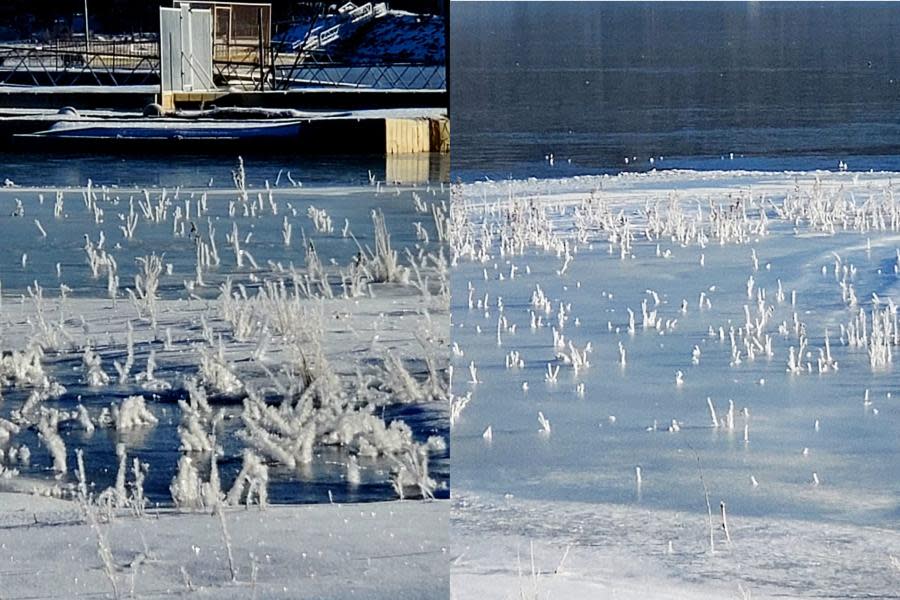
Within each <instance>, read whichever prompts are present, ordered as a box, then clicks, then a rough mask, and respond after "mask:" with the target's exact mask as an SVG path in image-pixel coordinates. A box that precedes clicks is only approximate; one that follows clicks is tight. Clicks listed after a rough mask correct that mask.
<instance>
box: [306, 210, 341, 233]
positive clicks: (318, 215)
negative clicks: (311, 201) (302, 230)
mask: <svg viewBox="0 0 900 600" xmlns="http://www.w3.org/2000/svg"><path fill="white" fill-rule="evenodd" d="M306 216H308V217H309V220H310V221H312V223H313V227H315V229H316V231H318V232H319V233H333V232H334V225H333V224H332V222H331V217H329V216H328V213H326V212H325V209H322V208H316V207H315V206H310V207H309V208H307V209H306Z"/></svg>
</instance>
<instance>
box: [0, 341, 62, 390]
mask: <svg viewBox="0 0 900 600" xmlns="http://www.w3.org/2000/svg"><path fill="white" fill-rule="evenodd" d="M43 356H44V353H43V351H42V350H41V347H40V346H39V345H37V344H32V345H30V346H29V347H28V348H26V349H25V350H22V351H17V350H13V351H12V352H10V353H9V354H4V355H3V356H0V386H10V385H11V386H15V387H19V388H23V387H32V388H40V389H47V388H49V387H50V386H51V384H50V379H49V377H48V376H47V374H46V373H45V372H44V367H43V365H42V364H41V359H42V358H43Z"/></svg>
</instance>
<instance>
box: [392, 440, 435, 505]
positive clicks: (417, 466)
mask: <svg viewBox="0 0 900 600" xmlns="http://www.w3.org/2000/svg"><path fill="white" fill-rule="evenodd" d="M394 460H395V469H394V476H393V479H392V480H391V483H392V484H393V486H394V491H395V492H396V493H397V495H398V496H399V497H400V499H401V500H403V499H404V498H407V497H414V496H410V495H409V493H408V490H409V488H413V489H415V490H416V491H417V492H418V497H421V498H423V499H433V498H434V490H435V488H436V487H437V483H436V482H435V481H434V479H432V478H431V477H429V476H428V454H427V452H426V451H425V449H424V448H422V447H421V446H414V447H410V448H407V449H406V450H405V451H404V452H403V453H402V454H400V455H399V456H397V457H395V458H394Z"/></svg>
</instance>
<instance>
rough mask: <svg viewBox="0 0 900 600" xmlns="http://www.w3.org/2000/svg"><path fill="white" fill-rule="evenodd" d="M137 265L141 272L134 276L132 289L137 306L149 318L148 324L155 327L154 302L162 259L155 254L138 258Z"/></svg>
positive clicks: (161, 269) (156, 297)
mask: <svg viewBox="0 0 900 600" xmlns="http://www.w3.org/2000/svg"><path fill="white" fill-rule="evenodd" d="M136 260H137V263H138V264H139V265H140V266H141V272H140V273H139V274H138V275H135V276H134V289H135V294H137V305H138V308H139V310H143V311H144V312H146V313H147V314H148V315H149V317H150V324H151V326H152V327H154V328H155V327H156V301H157V299H158V296H157V292H158V291H159V277H160V275H161V274H162V271H163V257H162V256H157V255H156V253H153V254H151V255H150V256H139V257H138V258H137V259H136Z"/></svg>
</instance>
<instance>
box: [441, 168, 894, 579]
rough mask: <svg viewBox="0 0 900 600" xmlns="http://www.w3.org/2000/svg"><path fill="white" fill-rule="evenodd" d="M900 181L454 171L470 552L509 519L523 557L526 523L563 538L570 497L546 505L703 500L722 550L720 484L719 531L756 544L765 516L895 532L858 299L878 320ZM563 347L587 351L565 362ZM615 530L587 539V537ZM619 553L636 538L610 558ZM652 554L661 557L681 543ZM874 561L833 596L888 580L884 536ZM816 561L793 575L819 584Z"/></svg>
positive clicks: (883, 387) (885, 427)
mask: <svg viewBox="0 0 900 600" xmlns="http://www.w3.org/2000/svg"><path fill="white" fill-rule="evenodd" d="M896 179H897V176H896V174H891V173H885V174H847V173H812V172H801V173H785V174H781V173H741V172H716V173H702V172H662V173H653V174H648V175H645V176H634V175H623V176H619V177H584V178H574V179H563V180H528V181H512V182H497V183H477V184H470V185H465V186H463V188H462V189H461V191H460V194H459V202H458V204H457V208H458V211H459V212H458V213H457V215H456V220H455V222H456V223H457V226H458V229H457V234H458V235H457V237H455V238H454V240H455V241H454V248H455V249H456V251H457V256H458V257H459V264H458V266H457V267H456V268H455V270H454V271H453V276H452V320H453V323H452V339H453V341H454V343H455V344H458V347H459V348H458V351H456V349H455V352H454V358H453V364H454V367H455V369H454V374H453V388H452V389H453V392H454V394H455V396H456V397H457V401H459V399H460V398H461V397H463V398H464V397H466V395H468V394H471V395H470V401H469V402H468V404H467V405H466V406H465V408H464V409H463V411H462V413H461V414H460V416H459V417H458V420H457V421H456V423H455V425H454V427H453V434H452V441H453V477H454V488H455V489H456V490H464V491H465V493H464V494H463V498H464V499H463V502H462V504H461V505H459V506H457V508H456V510H457V517H456V518H457V521H458V524H459V530H460V532H461V538H460V539H462V540H464V542H465V543H469V542H471V543H472V544H473V547H474V548H478V549H479V550H483V551H484V552H487V554H486V555H485V557H486V558H485V557H483V558H485V560H487V561H488V562H487V563H484V564H481V567H485V564H487V565H496V564H498V562H497V561H498V558H497V554H498V553H497V552H494V553H493V554H492V553H491V551H490V550H489V548H488V547H487V546H484V545H481V544H479V543H478V542H477V540H476V539H475V537H477V536H475V537H473V534H472V532H473V531H477V527H488V528H490V529H491V530H492V531H495V532H496V533H497V535H512V536H518V537H517V539H518V540H519V541H518V542H515V543H518V544H520V545H521V544H525V546H522V547H520V550H521V551H522V556H523V558H522V560H523V562H526V561H527V560H528V556H527V551H528V550H527V544H528V541H529V540H539V541H542V542H548V543H554V542H555V543H557V545H558V547H559V549H560V552H561V550H562V548H563V542H562V541H560V540H569V539H570V534H572V531H570V530H568V529H567V527H566V526H565V525H564V524H562V523H561V524H560V528H561V529H560V531H557V532H556V533H555V534H554V533H548V531H547V530H548V529H552V527H550V526H549V524H548V523H547V522H545V521H543V517H540V515H541V514H546V515H547V519H550V518H551V516H550V515H553V514H554V511H555V510H556V509H555V507H556V506H557V505H559V506H560V510H563V509H564V508H565V507H564V506H563V505H562V504H558V503H581V504H579V507H580V510H584V511H587V513H590V512H591V511H590V506H591V505H592V504H593V505H594V506H596V507H597V510H598V511H600V512H601V513H603V514H607V513H609V512H610V511H621V516H622V519H623V522H621V523H618V524H617V526H624V527H629V523H630V522H631V520H634V519H635V518H637V517H636V515H641V517H640V519H642V520H643V519H644V518H646V519H651V520H652V519H663V520H665V519H664V518H663V517H661V516H660V515H664V514H675V515H683V516H684V518H685V519H691V518H694V517H696V520H695V525H696V527H698V528H702V527H704V525H705V523H704V521H705V520H706V514H707V498H706V493H708V499H709V503H710V506H711V511H712V520H713V522H714V528H715V535H714V538H715V544H717V545H718V546H719V547H720V548H730V545H728V543H727V542H726V541H725V539H724V535H723V534H722V532H721V518H720V515H719V511H720V507H719V503H720V501H724V502H725V504H726V507H727V514H728V516H729V517H730V519H731V524H732V526H742V527H745V529H746V531H745V532H744V533H743V534H742V537H743V538H744V539H743V540H742V541H741V542H737V541H736V542H735V544H738V543H741V544H744V548H746V545H747V544H756V543H759V544H762V546H761V547H760V548H759V549H758V551H759V552H761V553H762V549H763V548H764V543H763V541H762V539H761V538H760V539H757V538H758V536H759V535H762V534H761V532H762V530H764V529H765V528H766V527H767V525H766V526H764V525H762V524H763V523H772V522H774V521H776V520H778V521H779V522H780V523H781V525H778V527H781V526H782V525H783V523H784V522H787V523H803V522H808V523H810V524H811V526H813V525H814V526H815V527H816V528H827V527H829V526H834V527H837V526H839V525H840V526H846V527H849V528H850V529H851V530H852V531H855V533H854V534H852V535H853V536H860V537H861V538H862V537H866V536H868V535H869V534H867V533H865V531H864V530H862V529H859V528H862V527H878V528H883V529H885V530H888V531H890V532H892V533H893V534H894V535H895V534H896V532H897V529H898V528H900V502H898V498H900V461H898V460H897V456H898V452H900V442H898V440H900V398H898V394H900V389H898V387H897V382H898V379H897V376H896V367H895V366H893V361H892V360H889V359H884V360H881V362H879V359H878V356H885V355H886V354H887V353H893V352H895V351H896V346H897V344H898V343H900V338H898V337H897V336H896V333H895V332H894V331H893V330H890V331H888V333H887V334H886V335H887V338H886V340H885V341H884V343H883V344H882V345H879V346H878V347H877V348H873V344H874V341H873V340H874V339H875V337H876V332H875V331H873V330H872V311H873V310H875V311H878V313H879V314H880V315H882V316H880V317H878V318H879V319H882V318H884V319H887V322H888V323H889V325H888V329H890V328H891V327H894V325H892V323H894V322H895V319H896V308H895V303H896V302H898V300H900V298H898V294H900V279H898V275H897V269H898V268H900V267H898V264H900V263H898V246H900V235H898V227H897V225H898V224H897V222H893V223H892V222H891V215H896V214H897V209H898V205H896V204H895V203H894V200H893V193H894V192H895V191H896V189H895V183H894V182H895V181H896ZM839 213H842V214H843V216H842V217H840V218H838V219H837V220H836V221H828V218H827V217H825V216H823V215H826V214H828V215H834V214H839ZM851 214H852V215H855V216H854V217H851V216H850V215H851ZM763 215H765V216H763ZM866 215H868V216H866ZM826 222H827V223H828V224H824V223H826ZM626 223H627V225H626ZM832 229H833V231H832ZM724 232H727V233H724ZM623 246H624V248H623ZM501 248H502V249H501ZM567 255H568V257H569V258H568V259H567V258H566V257H567ZM779 290H780V293H779ZM642 304H643V306H644V308H643V309H642ZM701 304H702V307H701ZM629 309H630V310H631V311H633V314H634V321H633V327H630V326H629V325H630V323H629V321H630V319H629V313H628V311H629ZM860 311H863V314H864V315H865V317H864V318H865V319H866V326H865V327H866V336H867V337H866V340H865V341H862V342H860V340H859V335H858V334H859V333H860V331H861V325H860V319H861V318H860ZM644 313H646V317H645V316H644ZM884 315H887V316H884ZM748 323H749V325H748ZM879 331H880V330H879ZM826 335H827V337H828V346H827V348H826ZM732 336H733V339H734V342H733V343H732ZM801 346H802V347H803V352H802V354H800V353H799V352H800V348H801ZM623 352H624V356H625V361H624V365H623V364H622V353H623ZM792 352H794V353H797V356H799V357H801V358H799V359H798V360H796V361H794V363H796V364H794V363H792V362H791V361H790V356H791V353H792ZM879 352H881V354H879ZM870 355H871V356H874V358H870ZM580 361H586V362H588V363H589V366H582V367H580V368H578V369H576V368H574V366H573V363H578V362H580ZM473 362H474V365H475V369H476V373H475V376H474V380H476V381H477V383H473V376H472V373H471V370H470V365H471V364H472V363H473ZM792 367H793V368H792ZM557 369H558V374H556V376H555V381H548V379H554V377H553V373H555V372H556V371H557ZM548 370H549V371H550V375H549V376H548ZM679 373H680V375H679ZM707 398H709V399H710V402H711V404H712V406H713V409H714V411H715V413H716V421H715V425H714V424H713V423H714V421H713V416H712V415H711V411H710V407H709V404H708V402H707ZM730 403H732V405H733V412H732V413H731V415H732V416H729V405H730ZM539 415H541V416H543V418H545V419H546V421H547V422H548V424H547V427H546V428H545V427H544V426H543V425H542V424H541V423H540V422H539V420H540V417H539ZM488 428H490V430H489V431H488ZM544 429H546V430H544ZM541 430H544V431H541ZM636 469H640V475H639V477H638V475H637V472H636ZM638 478H639V479H640V481H638ZM482 495H483V496H485V497H486V498H488V499H495V498H503V497H504V496H505V497H506V498H507V499H508V502H510V503H511V504H510V509H512V508H513V507H519V508H517V509H516V511H519V512H516V511H514V513H515V514H517V515H518V516H516V517H513V516H511V515H512V514H513V513H511V514H510V515H506V516H497V513H498V512H499V513H503V512H504V511H503V510H502V500H490V501H488V500H485V501H484V502H482V501H481V500H479V496H482ZM473 497H474V499H473ZM467 500H471V502H468V503H467ZM491 502H496V503H497V505H498V506H500V508H497V507H496V506H495V507H494V508H490V503H491ZM520 504H521V505H523V506H528V507H529V508H528V509H527V510H528V514H531V515H532V516H531V517H530V518H525V517H522V512H521V511H524V510H526V509H525V508H522V507H521V506H520ZM617 506H620V507H622V508H621V509H618V508H616V507H617ZM608 507H612V508H608ZM587 513H586V514H587ZM491 515H494V516H495V517H496V519H495V518H492V516H491ZM644 515H646V517H645V516H644ZM700 517H702V518H700ZM497 519H499V520H497ZM676 520H677V519H676ZM751 522H752V523H756V525H755V526H751V525H750V524H749V523H751ZM475 523H477V524H478V525H475ZM734 523H740V524H741V525H733V524H734ZM569 526H571V527H574V526H575V523H574V522H572V523H569ZM678 527H682V525H679V526H678ZM853 528H857V529H853ZM663 529H664V527H663ZM562 531H566V532H567V533H561V532H562ZM817 531H818V529H817ZM696 533H697V534H698V535H697V536H696V539H693V540H692V542H691V543H692V544H694V546H700V548H701V549H702V545H703V544H705V543H706V542H704V541H703V535H702V534H703V532H702V530H698V531H696ZM612 534H613V532H612V531H607V530H593V531H592V532H591V535H590V536H589V537H590V539H593V538H598V539H599V540H600V541H595V542H594V543H598V544H601V545H605V544H607V543H609V542H607V541H603V540H605V539H606V538H607V536H609V535H612ZM648 535H651V534H649V533H648ZM666 535H669V534H668V533H666V532H665V531H657V532H656V533H654V534H652V536H653V537H651V538H648V540H647V541H648V542H649V540H650V539H653V540H655V541H656V543H657V544H664V541H661V540H664V539H665V536H666ZM671 535H672V536H673V538H674V537H677V536H676V532H675V530H673V531H672V532H671ZM824 535H826V536H827V534H824ZM636 537H637V538H638V539H641V536H640V535H639V534H638V535H637V536H636ZM748 538H749V539H748ZM515 543H513V542H511V543H510V547H511V548H512V547H514V546H515ZM679 543H680V542H679ZM798 543H799V542H798ZM572 544H573V546H574V547H576V548H578V547H580V546H583V545H584V544H588V545H592V543H589V540H586V539H582V540H581V541H576V542H572ZM676 546H677V544H676ZM694 546H692V548H693V549H692V551H691V556H692V558H691V559H690V560H692V561H693V560H696V555H695V554H693V553H694V552H696V551H697V548H696V547H694ZM735 547H737V546H735ZM632 551H636V552H638V553H639V554H640V553H641V552H643V551H644V550H642V549H638V550H635V549H634V548H631V547H629V548H624V549H623V550H622V552H621V554H622V555H629V553H630V552H632ZM648 551H649V550H648ZM659 551H660V550H659V548H656V549H654V550H653V552H654V553H658V552H659ZM805 551H806V549H805V548H804V549H803V552H805ZM473 552H475V551H474V550H473ZM728 552H730V550H728ZM741 556H743V554H742V555H741ZM760 556H764V553H762V554H760ZM506 559H507V560H510V561H515V556H514V555H513V556H512V557H510V556H509V555H508V554H507V556H506ZM461 560H464V559H461ZM469 560H471V561H475V560H476V559H474V558H472V557H469ZM667 560H668V561H670V562H669V563H667V564H669V565H670V566H672V565H674V568H675V572H678V566H677V565H678V564H679V563H678V560H679V559H667ZM673 560H674V563H673V562H671V561H673ZM684 560H688V559H687V558H685V559H684ZM754 560H756V559H754ZM760 560H763V559H762V558H760ZM810 560H813V559H810ZM844 560H845V561H847V564H853V563H854V562H855V561H865V560H868V558H867V557H865V556H858V555H854V554H850V555H845V556H844ZM872 560H877V561H880V562H879V563H878V564H883V565H884V568H886V569H887V573H886V579H884V578H883V579H879V580H878V581H874V580H873V581H870V582H869V583H868V584H867V583H866V582H864V581H862V582H854V584H853V585H854V587H853V588H852V589H853V590H855V591H857V592H859V593H873V594H876V595H878V594H879V593H887V591H888V590H889V589H890V588H889V586H890V582H892V581H893V582H896V578H894V579H892V578H891V577H890V571H891V570H892V568H891V566H890V564H889V563H888V556H887V551H886V552H885V553H884V554H883V555H881V556H878V557H873V558H872ZM501 562H502V561H501ZM763 562H764V561H763ZM474 564H478V563H477V562H475V563H474ZM545 566H546V565H545ZM807 566H810V565H807ZM506 567H508V568H509V569H510V570H512V571H513V572H514V570H515V563H514V562H511V563H507V564H506ZM485 568H486V567H485ZM760 568H761V569H762V573H763V574H762V575H760V574H759V573H755V574H754V575H753V579H754V581H753V584H754V585H752V586H751V587H752V588H753V592H754V594H753V596H754V597H757V593H756V592H758V591H761V592H763V593H764V592H765V591H766V589H768V590H769V591H770V592H771V591H772V590H773V589H775V588H778V587H779V585H781V586H786V585H788V583H789V582H788V581H787V579H779V578H785V577H787V575H786V574H785V573H782V572H780V571H777V572H776V571H775V570H772V571H771V572H766V570H765V567H764V566H760ZM810 568H812V569H813V571H816V568H823V567H821V565H820V567H816V568H813V567H812V566H810ZM823 569H824V568H823ZM526 570H527V569H526ZM689 570H690V569H689ZM463 571H466V569H463ZM825 575H826V573H825V571H824V570H823V572H822V576H823V579H822V583H821V585H822V586H823V587H822V588H817V587H816V586H815V585H814V584H810V585H812V586H813V587H812V588H810V589H829V587H828V585H829V584H827V583H825V582H826V577H825ZM895 575H896V573H895ZM675 577H676V579H678V576H677V575H676V576H675ZM688 577H689V576H688ZM748 577H750V576H749V575H748ZM526 579H527V577H526ZM488 580H489V579H488ZM738 580H740V578H738ZM486 581H487V580H486ZM715 581H719V583H721V581H720V580H719V579H718V578H717V577H716V576H711V582H715ZM767 581H768V583H766V582H767ZM478 585H480V584H476V585H475V586H474V587H473V589H477V588H478ZM729 585H730V583H729ZM767 585H773V586H775V587H774V588H766V586H767ZM790 585H791V586H793V585H794V584H793V583H791V584H790ZM830 585H834V580H832V582H831V584H830ZM886 586H887V587H886ZM551 587H552V586H551ZM760 588H762V589H760ZM553 589H556V588H553ZM562 589H565V588H562ZM709 589H712V588H708V590H707V591H709ZM797 589H799V588H797ZM845 591H848V592H849V591H851V590H849V589H847V590H845ZM563 593H564V592H563ZM626 597H627V596H626ZM636 597H639V594H638V596H636ZM673 597H674V596H673ZM679 597H680V596H679ZM685 597H691V596H690V595H686V596H685Z"/></svg>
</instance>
